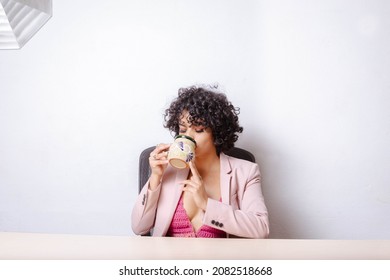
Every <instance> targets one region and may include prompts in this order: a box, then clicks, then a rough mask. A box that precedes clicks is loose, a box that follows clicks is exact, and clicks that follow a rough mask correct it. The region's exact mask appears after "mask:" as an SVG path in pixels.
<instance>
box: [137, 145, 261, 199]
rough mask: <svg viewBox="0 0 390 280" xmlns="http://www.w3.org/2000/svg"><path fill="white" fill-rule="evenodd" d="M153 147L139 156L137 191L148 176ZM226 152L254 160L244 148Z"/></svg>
mask: <svg viewBox="0 0 390 280" xmlns="http://www.w3.org/2000/svg"><path fill="white" fill-rule="evenodd" d="M155 148H156V146H152V147H149V148H146V149H145V150H143V151H142V152H141V154H140V156H139V172H138V192H140V191H141V189H142V188H143V186H144V185H145V184H146V182H147V181H148V178H149V176H150V167H149V156H150V153H151V152H152V151H153V150H154V149H155ZM226 154H227V155H228V156H232V157H235V158H240V159H245V160H248V161H251V162H256V159H255V156H254V155H253V154H252V153H251V152H249V151H247V150H245V149H241V148H237V147H233V148H232V149H230V150H229V152H226Z"/></svg>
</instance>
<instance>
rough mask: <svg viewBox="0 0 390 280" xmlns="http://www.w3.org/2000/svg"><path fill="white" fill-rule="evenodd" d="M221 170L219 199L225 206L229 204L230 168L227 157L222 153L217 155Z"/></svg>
mask: <svg viewBox="0 0 390 280" xmlns="http://www.w3.org/2000/svg"><path fill="white" fill-rule="evenodd" d="M219 158H220V164H221V166H220V168H221V198H222V202H223V203H225V204H230V183H231V172H232V167H231V165H230V161H229V157H228V156H227V155H225V154H224V153H221V154H220V155H219Z"/></svg>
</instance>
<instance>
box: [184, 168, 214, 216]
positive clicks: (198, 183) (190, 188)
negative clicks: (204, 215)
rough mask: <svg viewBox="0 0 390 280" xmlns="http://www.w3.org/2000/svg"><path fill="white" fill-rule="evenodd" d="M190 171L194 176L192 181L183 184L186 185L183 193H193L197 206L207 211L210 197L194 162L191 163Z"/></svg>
mask: <svg viewBox="0 0 390 280" xmlns="http://www.w3.org/2000/svg"><path fill="white" fill-rule="evenodd" d="M190 169H191V173H192V176H191V178H190V180H185V181H183V182H182V184H184V185H185V187H184V188H183V191H185V192H190V193H192V195H193V198H194V202H195V204H196V206H198V208H200V209H202V210H203V211H206V207H207V200H208V196H207V193H206V189H205V187H204V184H203V180H202V177H201V176H200V175H199V172H198V170H197V169H196V166H195V164H194V163H193V162H192V161H190Z"/></svg>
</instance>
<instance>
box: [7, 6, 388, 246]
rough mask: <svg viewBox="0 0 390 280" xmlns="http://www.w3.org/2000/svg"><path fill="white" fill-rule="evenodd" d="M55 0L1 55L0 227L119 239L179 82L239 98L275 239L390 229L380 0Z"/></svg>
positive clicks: (384, 20)
mask: <svg viewBox="0 0 390 280" xmlns="http://www.w3.org/2000/svg"><path fill="white" fill-rule="evenodd" d="M312 2H313V1H303V0H300V1H287V0H283V1H282V0H279V1H256V0H250V1H238V0H237V1H233V0H231V1H227V0H218V1H205V0H202V1H190V0H184V1H183V0H170V1H157V0H155V1H152V0H148V1H145V0H137V1H124V0H117V1H115V2H112V3H109V2H108V1H91V0H87V1H79V2H78V3H77V5H74V4H71V3H68V1H54V3H53V9H54V14H53V18H52V19H51V20H50V21H49V22H48V23H47V25H46V26H45V27H44V28H43V29H42V30H40V32H38V33H37V34H36V36H35V37H34V38H32V39H31V40H30V42H28V43H27V44H26V45H25V46H24V48H23V49H22V50H20V51H0V77H1V78H0V79H1V80H0V231H25V232H50V233H78V234H112V235H132V232H131V229H130V212H131V207H132V204H133V203H134V201H135V198H136V195H137V169H138V155H139V153H140V152H141V150H142V149H143V148H144V147H147V146H150V145H154V144H156V143H159V142H166V141H170V139H171V137H170V135H169V132H168V131H167V130H165V129H164V128H163V127H162V113H163V110H164V109H165V107H166V106H167V105H168V103H169V102H170V100H171V99H172V98H173V97H174V96H175V95H176V92H177V89H178V88H179V87H181V86H187V85H191V84H193V83H213V82H218V83H219V84H220V85H222V87H223V88H224V89H225V90H226V92H227V94H228V96H229V98H230V99H231V100H232V101H233V103H234V104H235V105H236V106H239V107H241V110H242V113H241V119H240V120H241V124H242V125H243V126H244V128H245V129H244V133H243V135H242V137H241V138H240V140H239V143H238V145H239V146H241V147H244V148H248V149H250V150H252V151H253V153H254V154H255V156H256V157H257V160H258V162H259V164H260V167H261V170H262V173H263V177H264V178H263V188H264V193H265V196H266V200H267V204H268V207H269V211H270V218H271V231H272V234H271V237H273V238H332V239H333V238H341V239H358V238H359V239H379V238H386V239H387V238H390V222H389V219H388V217H389V216H390V191H389V186H388V183H389V181H390V180H389V179H390V175H389V174H388V173H389V172H387V169H389V165H390V149H389V148H388V145H387V143H389V142H390V141H389V140H390V139H389V138H390V133H389V132H390V123H389V122H390V115H389V114H390V113H389V112H388V111H389V110H388V109H387V108H389V105H390V98H389V95H388V91H389V85H390V82H389V80H388V78H387V77H388V74H389V70H390V69H389V66H390V52H389V51H388V49H390V36H388V35H389V32H390V31H389V30H390V22H389V19H388V16H387V15H388V14H389V12H390V4H388V1H385V0H383V1H380V0H375V1H361V0H360V1H346V0H344V1H335V0H333V1H316V2H315V3H312Z"/></svg>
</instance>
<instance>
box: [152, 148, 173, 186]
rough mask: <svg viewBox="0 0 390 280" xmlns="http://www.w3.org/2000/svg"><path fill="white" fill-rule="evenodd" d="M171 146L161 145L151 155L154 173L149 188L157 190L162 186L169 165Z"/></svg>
mask: <svg viewBox="0 0 390 280" xmlns="http://www.w3.org/2000/svg"><path fill="white" fill-rule="evenodd" d="M170 146H171V144H159V145H157V146H156V148H155V149H154V150H153V151H152V152H151V153H150V157H149V166H150V169H151V171H152V173H151V175H150V180H149V188H150V189H151V190H155V189H156V188H157V186H158V185H159V184H160V181H161V178H162V175H163V174H164V171H165V169H166V168H167V165H168V158H167V157H168V149H169V147H170Z"/></svg>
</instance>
